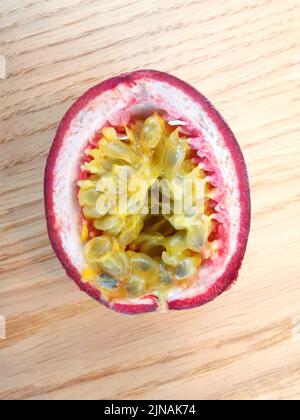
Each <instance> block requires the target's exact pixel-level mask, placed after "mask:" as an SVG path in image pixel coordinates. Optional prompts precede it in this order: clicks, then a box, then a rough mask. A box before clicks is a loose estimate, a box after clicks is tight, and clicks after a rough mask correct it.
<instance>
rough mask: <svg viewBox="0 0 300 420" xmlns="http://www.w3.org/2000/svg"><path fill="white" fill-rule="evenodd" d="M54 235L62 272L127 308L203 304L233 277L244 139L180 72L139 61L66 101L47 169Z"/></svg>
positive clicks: (241, 213)
mask: <svg viewBox="0 0 300 420" xmlns="http://www.w3.org/2000/svg"><path fill="white" fill-rule="evenodd" d="M45 208H46V217H47V225H48V232H49V237H50V241H51V243H52V246H53V249H54V251H55V252H56V254H57V256H58V258H59V260H60V261H61V263H62V265H63V267H64V268H65V270H66V272H67V274H68V275H69V276H70V277H71V278H72V279H73V280H74V281H75V282H76V283H77V284H78V286H79V287H80V288H81V289H82V290H84V291H85V292H87V293H88V294H89V295H90V296H92V297H93V298H95V299H96V300H98V301H99V302H101V303H104V304H105V305H106V306H108V307H110V308H111V309H114V310H116V311H119V312H124V313H141V312H149V311H155V310H156V309H158V308H163V309H168V308H169V309H187V308H192V307H195V306H199V305H202V304H204V303H206V302H208V301H210V300H212V299H214V298H215V297H216V296H218V295H219V294H220V293H222V292H223V291H224V290H226V289H227V288H229V286H230V285H231V284H232V283H233V282H234V281H235V280H236V278H237V275H238V270H239V268H240V265H241V262H242V259H243V256H244V253H245V249H246V244H247V239H248V233H249V225H250V195H249V186H248V178H247V173H246V167H245V163H244V159H243V156H242V153H241V151H240V148H239V146H238V144H237V142H236V140H235V138H234V136H233V134H232V132H231V131H230V129H229V128H228V126H227V124H226V123H225V122H224V120H223V119H222V117H221V116H220V115H219V114H218V113H217V111H216V110H215V109H214V108H213V106H212V105H211V104H210V103H209V102H208V101H207V99H206V98H204V97H203V96H202V95H201V94H200V93H198V92H197V91H196V90H195V89H193V88H192V87H191V86H189V85H188V84H186V83H184V82H182V81H181V80H179V79H177V78H175V77H173V76H170V75H168V74H166V73H161V72H157V71H152V70H141V71H136V72H133V73H129V74H124V75H121V76H119V77H115V78H112V79H110V80H107V81H105V82H103V83H101V84H99V85H98V86H95V87H93V88H92V89H90V90H89V91H88V92H87V93H85V94H84V95H83V96H82V97H81V98H80V99H79V100H78V101H77V102H76V103H75V104H74V105H73V106H72V107H71V109H70V110H69V111H68V112H67V114H66V116H65V117H64V119H63V120H62V122H61V124H60V126H59V129H58V131H57V134H56V137H55V139H54V142H53V145H52V148H51V151H50V154H49V157H48V161H47V165H46V171H45Z"/></svg>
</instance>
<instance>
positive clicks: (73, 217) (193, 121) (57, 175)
mask: <svg viewBox="0 0 300 420" xmlns="http://www.w3.org/2000/svg"><path fill="white" fill-rule="evenodd" d="M154 110H163V111H165V112H166V113H167V114H168V117H169V119H170V120H173V121H176V120H177V121H182V120H184V121H185V126H186V125H187V126H191V127H192V128H194V129H197V130H198V131H199V132H201V134H202V138H195V139H192V141H191V144H192V145H193V146H194V147H196V148H197V149H198V150H199V154H200V155H201V156H206V157H208V158H209V159H210V160H211V159H214V162H213V164H212V166H213V167H214V168H218V171H219V173H220V175H221V176H220V177H219V183H220V182H221V184H222V187H223V190H222V193H221V194H220V197H219V200H218V207H217V209H219V215H218V217H219V218H221V220H222V208H223V209H226V212H227V214H228V217H226V219H227V221H229V222H230V225H228V252H227V254H226V256H225V257H220V256H218V257H217V258H215V259H214V263H213V264H211V265H207V266H202V267H200V269H199V274H198V278H197V279H196V280H195V282H194V285H193V287H191V288H189V289H186V290H183V289H182V288H180V287H177V288H174V289H172V290H170V291H169V293H168V295H167V296H166V298H167V300H168V301H169V302H170V301H172V300H176V299H184V298H187V297H193V296H197V295H199V294H202V293H203V294H204V293H205V292H206V291H207V289H208V288H209V287H210V286H211V285H212V284H213V283H214V282H215V281H216V279H218V278H219V277H220V276H221V275H222V273H223V272H224V271H225V270H226V265H227V263H228V262H229V260H230V259H231V256H232V255H233V253H234V251H235V249H236V244H237V237H238V232H239V228H240V205H239V188H238V185H237V182H238V181H237V180H238V177H237V174H236V169H235V165H234V162H233V159H232V156H231V154H230V152H229V150H228V148H227V147H226V145H225V142H224V139H223V137H222V135H221V134H220V132H219V131H218V130H217V128H216V126H215V124H214V123H213V121H212V120H211V119H210V117H209V116H208V114H207V113H206V112H205V111H204V110H203V109H202V108H201V106H200V104H199V103H198V102H195V101H194V100H193V99H192V98H191V97H190V96H188V95H187V94H185V93H184V92H183V91H181V90H180V89H177V88H175V87H174V86H171V85H169V84H167V83H165V82H160V81H155V80H153V79H141V80H138V81H137V82H135V84H134V85H131V86H130V87H129V86H128V85H127V84H126V83H121V84H119V85H118V86H117V87H116V88H114V89H112V90H108V91H105V92H103V93H102V94H100V95H99V96H97V97H96V98H94V99H93V100H91V101H90V102H89V103H88V104H87V105H86V106H85V108H84V109H82V110H81V111H80V112H79V113H78V114H77V115H76V116H75V117H74V119H73V121H72V122H71V125H70V128H69V130H68V131H67V133H66V135H65V137H64V139H63V142H62V145H61V148H60V151H59V154H58V157H57V160H56V162H55V166H54V184H53V202H54V212H55V215H56V221H57V228H58V229H59V234H60V237H61V242H62V247H63V249H64V250H65V252H66V254H67V255H68V257H69V259H70V262H71V263H72V264H73V265H74V267H76V269H77V270H78V271H79V272H81V271H82V269H83V268H84V259H83V254H82V244H81V242H80V235H79V218H80V210H79V205H78V200H77V197H76V194H75V186H76V182H77V176H78V171H79V164H80V163H79V162H80V158H81V157H82V154H83V153H84V150H85V148H86V146H87V144H88V142H89V141H90V140H92V139H93V138H94V135H95V132H99V129H101V127H102V126H103V125H104V124H105V123H106V122H107V121H109V122H110V123H111V124H112V125H123V124H126V123H127V122H128V120H129V118H130V116H131V115H135V114H139V113H140V112H144V111H146V112H148V111H149V112H152V111H154ZM207 169H209V168H207ZM212 181H213V179H212ZM120 302H122V303H134V304H149V303H150V302H149V298H145V299H131V300H129V299H127V300H124V299H123V300H122V301H120Z"/></svg>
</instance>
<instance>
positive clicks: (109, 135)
mask: <svg viewBox="0 0 300 420" xmlns="http://www.w3.org/2000/svg"><path fill="white" fill-rule="evenodd" d="M102 133H103V136H104V137H105V138H106V139H107V140H108V141H112V140H117V138H118V135H117V132H116V130H115V129H114V128H113V127H105V128H103V130H102Z"/></svg>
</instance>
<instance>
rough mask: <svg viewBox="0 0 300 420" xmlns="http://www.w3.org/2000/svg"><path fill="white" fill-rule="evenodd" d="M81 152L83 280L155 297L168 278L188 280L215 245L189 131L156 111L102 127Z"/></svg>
mask: <svg viewBox="0 0 300 420" xmlns="http://www.w3.org/2000/svg"><path fill="white" fill-rule="evenodd" d="M86 154H87V155H89V156H90V158H91V159H90V160H89V161H88V162H86V163H84V164H83V165H82V171H83V172H84V173H86V175H87V176H86V177H85V179H84V180H80V181H79V182H78V186H79V192H78V201H79V205H80V207H81V209H82V215H83V222H82V230H81V234H80V237H81V241H82V242H83V244H84V257H85V261H86V268H85V269H84V271H83V272H82V279H83V281H85V282H88V283H90V284H92V285H93V287H95V288H97V289H98V290H100V291H101V295H102V296H103V297H104V299H105V300H106V301H111V300H113V299H121V298H136V297H141V296H144V295H147V294H151V295H156V296H158V295H159V296H160V298H161V296H162V295H163V294H164V293H166V292H168V291H170V290H171V289H172V288H173V287H174V286H176V287H177V286H178V285H180V286H182V287H184V288H188V287H189V286H190V285H191V284H192V282H193V280H194V278H195V276H196V275H197V272H198V270H199V267H200V265H201V264H205V262H207V260H209V258H211V256H212V255H213V253H214V252H216V249H217V245H216V241H214V240H211V241H210V240H209V235H210V234H211V232H212V229H213V226H214V223H215V221H214V220H213V219H214V213H213V212H211V211H209V206H208V203H209V200H210V199H211V198H213V197H214V195H215V190H214V189H213V188H212V186H211V185H210V184H209V182H208V181H207V177H206V174H205V172H204V170H203V168H202V166H201V164H199V163H197V162H196V161H195V159H194V158H193V155H192V149H191V147H190V145H189V139H188V137H187V136H186V135H182V134H181V133H180V131H179V127H176V125H175V126H173V125H172V124H168V123H167V121H165V119H164V118H163V117H162V116H160V115H159V114H157V113H154V114H152V115H150V116H149V117H148V118H146V119H145V120H134V121H131V123H130V124H128V126H125V127H113V126H107V127H105V128H103V130H102V133H101V138H100V140H99V141H98V144H97V146H96V147H95V148H92V149H87V150H86ZM125 178H126V184H125V183H124V180H125ZM187 189H189V190H188V191H187ZM155 194H156V195H155ZM150 196H151V197H150ZM187 196H188V198H189V199H188V200H186V198H187ZM150 198H152V200H150ZM153 213H154V214H153ZM87 226H92V227H93V228H95V229H96V231H97V232H98V233H97V236H96V237H94V236H95V231H94V230H93V229H90V230H89V229H88V228H87Z"/></svg>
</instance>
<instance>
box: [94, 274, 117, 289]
mask: <svg viewBox="0 0 300 420" xmlns="http://www.w3.org/2000/svg"><path fill="white" fill-rule="evenodd" d="M98 283H99V284H100V286H101V287H104V288H105V289H109V290H112V289H115V288H116V287H118V286H119V284H120V282H119V280H117V279H114V278H112V277H110V276H109V275H107V274H102V275H101V276H100V277H99V279H98Z"/></svg>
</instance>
